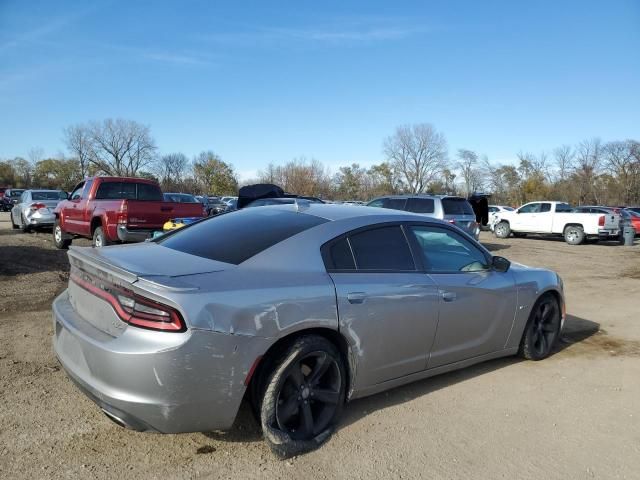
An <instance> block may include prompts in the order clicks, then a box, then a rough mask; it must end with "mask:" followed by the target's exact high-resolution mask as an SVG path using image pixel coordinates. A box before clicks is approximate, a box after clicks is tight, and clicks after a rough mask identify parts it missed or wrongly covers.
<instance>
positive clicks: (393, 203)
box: [382, 198, 407, 210]
mask: <svg viewBox="0 0 640 480" xmlns="http://www.w3.org/2000/svg"><path fill="white" fill-rule="evenodd" d="M406 204H407V199H406V198H385V199H384V200H383V202H382V207H383V208H390V209H392V210H404V207H405V205H406Z"/></svg>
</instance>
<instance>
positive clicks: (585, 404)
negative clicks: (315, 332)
mask: <svg viewBox="0 0 640 480" xmlns="http://www.w3.org/2000/svg"><path fill="white" fill-rule="evenodd" d="M481 240H483V241H484V242H485V245H487V246H488V247H489V248H490V249H492V250H493V251H495V252H496V254H499V255H503V256H506V257H507V258H509V259H510V260H512V261H517V262H521V263H525V264H529V265H535V266H545V267H550V268H553V269H555V270H557V271H558V272H559V273H560V274H561V276H562V277H563V279H564V282H565V288H566V291H567V300H568V312H569V314H570V316H569V319H568V322H567V324H566V329H565V332H564V335H563V338H562V342H561V345H560V346H559V348H558V352H557V353H556V354H555V355H553V356H552V357H551V358H549V359H547V360H545V361H542V362H537V363H534V362H523V361H520V360H518V359H516V358H508V359H501V360H497V361H492V362H488V363H485V364H482V365H478V366H475V367H472V368H469V369H466V370H462V371H459V372H455V373H451V374H446V375H442V376H439V377H435V378H432V379H428V380H425V381H421V382H417V383H415V384H412V385H408V386H405V387H401V388H398V389H395V390H392V391H390V392H387V393H383V394H380V395H376V396H373V397H370V398H366V399H362V400H358V401H356V402H354V403H352V404H350V405H349V406H348V407H347V409H346V411H345V415H344V418H343V421H342V424H341V426H340V428H339V430H338V432H337V433H336V434H335V435H334V436H333V438H331V439H330V440H329V442H328V443H326V444H325V445H324V446H323V447H322V448H320V449H318V450H317V451H314V452H311V453H309V454H307V455H304V456H301V457H297V458H294V459H292V460H289V461H279V460H277V459H276V458H275V457H273V456H272V455H271V453H270V452H269V450H268V448H267V447H266V445H265V444H264V443H263V442H262V440H261V434H260V431H259V429H258V427H257V425H256V424H255V422H254V421H253V420H252V418H251V416H250V414H249V411H248V409H247V408H246V406H245V407H244V408H243V409H242V411H241V413H240V417H239V419H238V421H237V423H236V426H235V427H234V429H233V430H232V431H230V432H227V433H216V432H211V433H202V434H184V435H158V434H145V433H136V432H131V431H128V430H124V429H122V428H120V427H118V426H116V425H115V424H113V423H112V422H110V421H109V420H108V419H107V418H106V417H105V416H104V415H102V414H101V413H100V411H99V410H98V408H96V407H95V405H94V404H93V403H92V402H90V401H89V400H87V399H86V398H85V397H84V395H82V394H81V393H80V392H79V391H77V390H76V388H75V387H74V386H73V385H72V384H71V382H70V381H69V380H67V378H66V377H65V375H64V373H63V372H62V371H61V370H60V368H59V366H58V362H57V360H56V358H55V356H54V355H53V353H52V349H51V335H52V324H51V318H50V315H51V314H50V303H51V301H52V299H53V298H54V297H55V295H56V294H57V293H58V292H60V291H62V290H63V289H64V288H65V284H66V282H67V278H68V273H67V270H68V267H67V261H66V254H65V253H64V252H60V251H56V250H55V249H54V247H53V245H52V242H51V234H50V233H49V232H42V233H40V232H38V233H31V234H22V233H17V232H16V231H12V230H11V225H10V223H9V218H8V214H5V213H0V398H1V401H0V477H1V478H11V479H17V478H25V479H26V478H28V479H34V478H78V477H79V478H116V477H120V478H195V477H197V478H283V477H287V478H289V477H290V478H298V477H300V478H303V477H304V478H336V477H339V478H425V477H428V478H436V479H451V478H487V479H489V478H491V479H494V478H519V479H528V478H531V479H533V478H536V479H538V478H544V479H556V478H557V479H568V478H572V479H573V478H577V479H583V478H607V479H610V478H629V479H631V478H639V476H640V474H639V473H638V472H639V471H640V380H639V379H640V315H639V308H638V306H639V305H640V304H639V303H638V300H639V299H640V245H638V242H636V246H635V247H632V248H629V247H618V246H614V245H602V244H588V245H582V246H576V247H572V246H569V245H566V244H565V243H564V242H562V241H554V240H543V239H514V238H512V239H508V240H498V239H495V238H493V237H492V236H491V235H489V234H486V233H483V234H482V236H481ZM76 244H84V245H87V244H88V243H87V242H85V241H82V242H77V243H76Z"/></svg>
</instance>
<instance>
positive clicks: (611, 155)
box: [602, 140, 640, 204]
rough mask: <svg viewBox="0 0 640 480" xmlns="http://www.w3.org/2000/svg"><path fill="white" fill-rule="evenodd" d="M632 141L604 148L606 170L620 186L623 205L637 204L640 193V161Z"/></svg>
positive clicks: (613, 143)
mask: <svg viewBox="0 0 640 480" xmlns="http://www.w3.org/2000/svg"><path fill="white" fill-rule="evenodd" d="M634 143H635V142H633V141H632V140H627V141H624V142H622V141H616V142H609V143H607V144H605V145H604V147H603V149H602V150H603V159H604V164H605V167H606V169H607V170H608V171H609V172H610V173H611V174H612V175H613V176H614V177H615V178H616V180H617V182H618V184H619V185H620V189H621V192H620V193H621V195H620V197H619V198H621V200H622V203H625V204H629V203H632V202H635V201H636V200H637V199H638V197H639V196H640V193H639V192H638V188H639V187H640V161H639V160H638V158H637V156H636V154H635V152H634V147H635V148H637V145H634Z"/></svg>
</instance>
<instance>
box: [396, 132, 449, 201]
mask: <svg viewBox="0 0 640 480" xmlns="http://www.w3.org/2000/svg"><path fill="white" fill-rule="evenodd" d="M383 151H384V154H385V156H386V157H387V161H388V162H389V163H390V164H391V165H392V166H393V168H394V169H395V171H396V172H397V173H398V174H399V175H400V176H401V177H402V180H404V181H405V183H406V184H407V186H408V188H409V190H410V191H411V192H412V193H421V192H423V191H424V189H425V188H426V186H427V185H428V184H429V183H432V182H434V181H435V180H436V179H437V178H438V177H439V176H440V175H441V173H442V171H443V170H444V169H445V168H446V167H447V142H446V140H445V138H444V135H443V134H442V133H439V132H438V131H437V130H436V129H435V128H434V127H433V125H430V124H428V123H421V124H418V125H405V126H402V127H398V128H397V129H396V132H395V134H393V135H392V136H390V137H388V138H387V139H386V140H385V141H384V145H383Z"/></svg>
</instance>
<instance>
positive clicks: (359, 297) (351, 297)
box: [347, 292, 367, 303]
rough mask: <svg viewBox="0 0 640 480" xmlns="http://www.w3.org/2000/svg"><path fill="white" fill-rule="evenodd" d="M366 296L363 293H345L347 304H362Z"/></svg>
mask: <svg viewBox="0 0 640 480" xmlns="http://www.w3.org/2000/svg"><path fill="white" fill-rule="evenodd" d="M366 297H367V296H366V295H365V293H364V292H351V293H347V300H348V301H349V303H364V299H365V298H366Z"/></svg>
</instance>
